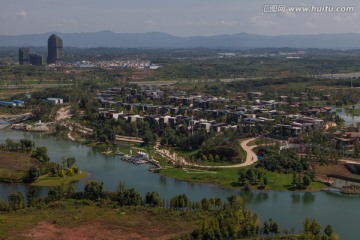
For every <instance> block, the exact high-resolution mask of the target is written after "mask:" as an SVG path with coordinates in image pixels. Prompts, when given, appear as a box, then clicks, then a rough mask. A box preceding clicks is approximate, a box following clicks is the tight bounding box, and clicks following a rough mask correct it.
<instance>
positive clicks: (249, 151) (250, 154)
mask: <svg viewBox="0 0 360 240" xmlns="http://www.w3.org/2000/svg"><path fill="white" fill-rule="evenodd" d="M257 138H258V137H255V138H249V139H246V140H244V141H242V142H241V143H240V146H241V147H242V148H243V149H244V150H245V151H246V160H245V162H243V163H239V164H234V165H225V166H206V165H199V164H194V163H189V162H187V161H185V159H184V158H182V157H180V160H178V161H180V163H181V164H182V165H187V166H193V167H201V168H239V167H246V166H249V165H252V164H254V163H256V162H257V161H258V157H257V156H256V154H255V152H254V151H253V149H254V148H256V147H257V145H253V146H248V145H247V144H248V143H249V142H251V141H254V140H256V139H257ZM161 154H162V155H165V156H166V157H167V158H169V159H174V158H178V156H176V154H175V153H173V154H172V155H170V154H166V153H165V152H161ZM174 162H175V161H174Z"/></svg>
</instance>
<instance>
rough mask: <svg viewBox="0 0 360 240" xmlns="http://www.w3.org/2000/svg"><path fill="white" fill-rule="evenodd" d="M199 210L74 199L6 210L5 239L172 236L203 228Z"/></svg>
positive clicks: (0, 229) (0, 219)
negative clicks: (115, 204)
mask: <svg viewBox="0 0 360 240" xmlns="http://www.w3.org/2000/svg"><path fill="white" fill-rule="evenodd" d="M199 225H200V221H199V217H198V216H197V213H195V212H176V211H168V210H164V209H159V208H145V207H118V208H112V207H111V206H110V207H107V206H105V205H104V206H103V207H98V206H95V204H94V203H91V202H87V205H85V204H84V205H81V203H80V204H79V202H75V201H73V200H68V201H62V202H54V203H52V204H50V205H49V206H45V207H42V208H36V209H26V210H19V211H16V212H10V213H2V214H1V216H0V238H1V239H170V238H172V237H176V236H181V235H183V234H186V233H189V232H191V231H192V230H193V229H194V228H195V227H199Z"/></svg>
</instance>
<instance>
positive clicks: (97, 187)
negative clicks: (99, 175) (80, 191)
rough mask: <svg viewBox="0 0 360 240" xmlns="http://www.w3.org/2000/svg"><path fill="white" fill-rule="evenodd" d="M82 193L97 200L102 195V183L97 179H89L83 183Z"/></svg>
mask: <svg viewBox="0 0 360 240" xmlns="http://www.w3.org/2000/svg"><path fill="white" fill-rule="evenodd" d="M84 194H85V196H86V198H88V199H91V200H98V199H100V198H103V197H104V183H103V182H98V181H89V182H87V183H86V184H85V188H84Z"/></svg>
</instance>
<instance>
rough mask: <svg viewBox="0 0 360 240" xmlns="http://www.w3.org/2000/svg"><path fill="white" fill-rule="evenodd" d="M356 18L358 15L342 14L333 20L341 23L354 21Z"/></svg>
mask: <svg viewBox="0 0 360 240" xmlns="http://www.w3.org/2000/svg"><path fill="white" fill-rule="evenodd" d="M357 18H358V14H357V13H356V12H354V13H352V14H346V13H343V14H341V15H337V16H335V18H334V19H335V21H336V22H339V23H342V22H350V21H353V20H356V19H357Z"/></svg>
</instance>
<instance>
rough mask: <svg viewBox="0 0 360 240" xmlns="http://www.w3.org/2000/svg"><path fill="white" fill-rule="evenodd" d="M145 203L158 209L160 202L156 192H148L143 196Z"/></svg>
mask: <svg viewBox="0 0 360 240" xmlns="http://www.w3.org/2000/svg"><path fill="white" fill-rule="evenodd" d="M145 203H146V204H147V205H149V206H152V207H160V206H161V204H162V201H161V198H160V196H159V194H158V193H157V192H148V193H147V194H146V196H145Z"/></svg>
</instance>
